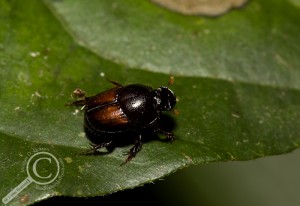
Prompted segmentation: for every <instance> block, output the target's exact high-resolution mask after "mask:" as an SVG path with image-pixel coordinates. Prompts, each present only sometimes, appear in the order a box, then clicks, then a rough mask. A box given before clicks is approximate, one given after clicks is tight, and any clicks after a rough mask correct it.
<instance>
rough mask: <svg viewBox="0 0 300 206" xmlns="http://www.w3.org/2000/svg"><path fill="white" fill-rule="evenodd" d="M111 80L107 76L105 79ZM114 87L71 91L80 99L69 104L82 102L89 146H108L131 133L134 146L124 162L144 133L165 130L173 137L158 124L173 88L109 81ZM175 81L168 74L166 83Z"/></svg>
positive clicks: (173, 101) (168, 107)
mask: <svg viewBox="0 0 300 206" xmlns="http://www.w3.org/2000/svg"><path fill="white" fill-rule="evenodd" d="M108 81H110V80H108ZM110 82H111V83H112V84H114V86H115V87H114V88H112V89H110V90H107V91H104V92H102V93H99V94H97V95H95V96H91V97H86V96H85V93H84V92H83V91H82V90H81V89H76V90H75V91H74V92H73V95H74V96H75V97H77V98H80V100H78V101H75V102H72V103H71V104H70V105H72V106H83V109H84V129H85V133H86V134H87V135H86V136H87V138H88V139H89V140H90V141H91V146H92V147H91V150H92V151H93V152H96V151H97V150H98V149H100V148H102V147H106V148H107V149H109V147H110V146H111V145H113V144H115V143H117V142H118V141H120V140H122V138H126V137H128V136H126V135H128V134H130V135H134V136H135V137H134V141H135V144H134V146H133V147H132V148H131V149H130V151H129V152H128V157H127V159H126V161H125V162H124V163H127V162H129V161H130V160H131V159H132V158H133V157H135V155H136V154H137V153H138V152H139V151H140V149H141V147H142V137H143V133H145V132H146V131H149V130H150V131H152V132H153V133H156V132H160V133H162V134H164V135H165V136H166V138H167V140H168V141H170V142H172V141H174V135H173V133H172V132H166V131H164V130H162V129H161V128H160V126H159V124H158V120H159V119H160V117H161V114H162V112H163V111H170V110H171V109H172V108H173V107H174V106H175V104H176V97H175V94H174V93H173V91H171V90H170V89H169V88H168V87H167V86H162V87H159V88H157V89H153V88H151V87H149V86H145V85H141V84H130V85H126V86H123V85H121V84H120V83H117V82H114V81H110ZM173 82H174V78H173V77H170V80H169V84H168V85H170V84H172V83H173Z"/></svg>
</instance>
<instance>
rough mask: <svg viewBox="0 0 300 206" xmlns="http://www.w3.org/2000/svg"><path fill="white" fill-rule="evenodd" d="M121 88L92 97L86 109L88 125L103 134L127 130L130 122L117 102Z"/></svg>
mask: <svg viewBox="0 0 300 206" xmlns="http://www.w3.org/2000/svg"><path fill="white" fill-rule="evenodd" d="M119 89H120V87H115V88H113V89H111V90H108V91H105V92H102V93H100V94H98V95H96V96H93V97H90V98H89V99H88V100H87V101H88V104H87V105H88V108H86V114H85V115H86V117H85V120H86V123H87V124H88V126H89V127H92V128H93V129H95V130H98V131H101V132H109V131H112V132H114V131H115V132H116V131H123V130H125V129H126V128H127V127H128V125H130V121H129V119H128V118H127V116H126V115H125V114H124V112H123V110H122V109H121V107H120V104H119V103H118V102H117V93H118V90H119Z"/></svg>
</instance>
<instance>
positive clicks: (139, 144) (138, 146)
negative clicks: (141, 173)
mask: <svg viewBox="0 0 300 206" xmlns="http://www.w3.org/2000/svg"><path fill="white" fill-rule="evenodd" d="M142 143H143V142H142V135H141V134H139V136H138V138H137V139H136V141H135V144H134V146H133V147H132V148H131V149H130V150H129V152H127V155H128V157H127V159H126V160H125V162H123V163H122V164H121V165H124V164H126V163H127V162H130V160H132V158H134V157H135V156H136V154H137V153H138V152H139V151H140V150H141V148H142Z"/></svg>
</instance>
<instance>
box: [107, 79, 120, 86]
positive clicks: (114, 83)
mask: <svg viewBox="0 0 300 206" xmlns="http://www.w3.org/2000/svg"><path fill="white" fill-rule="evenodd" d="M105 79H106V80H107V81H109V82H110V83H112V84H113V85H115V86H117V87H121V86H122V84H121V83H119V82H117V81H113V80H110V79H108V78H107V77H105Z"/></svg>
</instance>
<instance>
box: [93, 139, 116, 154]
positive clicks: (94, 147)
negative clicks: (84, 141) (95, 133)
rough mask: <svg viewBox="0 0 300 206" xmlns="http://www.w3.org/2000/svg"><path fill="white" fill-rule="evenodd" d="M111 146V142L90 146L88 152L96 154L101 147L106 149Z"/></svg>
mask: <svg viewBox="0 0 300 206" xmlns="http://www.w3.org/2000/svg"><path fill="white" fill-rule="evenodd" d="M111 144H112V141H109V142H103V143H101V144H90V146H91V148H90V151H93V152H94V153H96V152H97V150H98V149H100V148H102V147H108V146H110V145H111Z"/></svg>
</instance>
